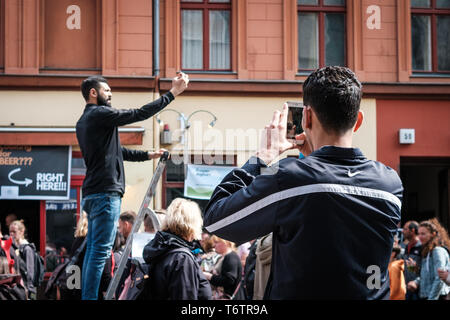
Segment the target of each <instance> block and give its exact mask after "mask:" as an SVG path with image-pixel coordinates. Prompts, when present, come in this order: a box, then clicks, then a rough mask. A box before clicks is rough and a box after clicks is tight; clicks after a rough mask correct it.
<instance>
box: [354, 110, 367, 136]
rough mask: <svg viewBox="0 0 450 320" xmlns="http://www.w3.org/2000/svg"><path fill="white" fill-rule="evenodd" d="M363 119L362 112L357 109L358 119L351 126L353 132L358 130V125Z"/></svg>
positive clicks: (359, 125)
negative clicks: (352, 126)
mask: <svg viewBox="0 0 450 320" xmlns="http://www.w3.org/2000/svg"><path fill="white" fill-rule="evenodd" d="M363 120H364V112H363V111H358V119H357V120H356V124H355V127H354V128H353V132H356V131H358V129H359V127H361V124H362V123H363Z"/></svg>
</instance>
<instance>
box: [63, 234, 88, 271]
mask: <svg viewBox="0 0 450 320" xmlns="http://www.w3.org/2000/svg"><path fill="white" fill-rule="evenodd" d="M86 243H87V238H84V240H83V242H82V243H81V245H80V246H79V247H78V248H77V250H76V251H75V253H74V254H73V256H72V258H71V259H70V262H69V263H68V264H67V266H68V267H69V266H72V265H74V264H75V262H76V261H77V260H78V257H79V256H80V254H81V253H82V252H83V250H84V249H85V248H86Z"/></svg>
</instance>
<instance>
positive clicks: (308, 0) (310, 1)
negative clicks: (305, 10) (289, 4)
mask: <svg viewBox="0 0 450 320" xmlns="http://www.w3.org/2000/svg"><path fill="white" fill-rule="evenodd" d="M318 2H319V1H318V0H297V4H300V5H318V4H319V3H318Z"/></svg>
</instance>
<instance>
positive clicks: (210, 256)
mask: <svg viewBox="0 0 450 320" xmlns="http://www.w3.org/2000/svg"><path fill="white" fill-rule="evenodd" d="M200 243H201V246H202V248H203V251H204V254H203V255H202V257H201V264H200V266H201V268H202V271H204V272H213V270H214V268H215V266H216V264H217V262H218V261H219V259H220V258H221V257H222V256H221V255H220V254H218V253H217V252H216V249H215V248H214V241H213V239H212V236H211V235H209V234H208V233H206V232H204V233H203V234H202V240H201V241H200Z"/></svg>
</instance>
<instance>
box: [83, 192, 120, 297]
mask: <svg viewBox="0 0 450 320" xmlns="http://www.w3.org/2000/svg"><path fill="white" fill-rule="evenodd" d="M121 203H122V198H121V196H120V195H119V194H118V193H96V194H91V195H88V196H86V197H84V198H83V201H82V207H83V210H84V211H86V213H87V216H88V233H87V242H86V253H85V255H84V262H83V270H82V275H81V282H82V284H81V298H82V299H83V300H97V298H98V291H99V286H100V279H101V277H102V273H103V269H104V267H105V261H106V259H108V258H109V257H110V256H111V249H112V247H113V244H114V240H115V237H116V232H117V226H118V223H119V216H120V205H121Z"/></svg>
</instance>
